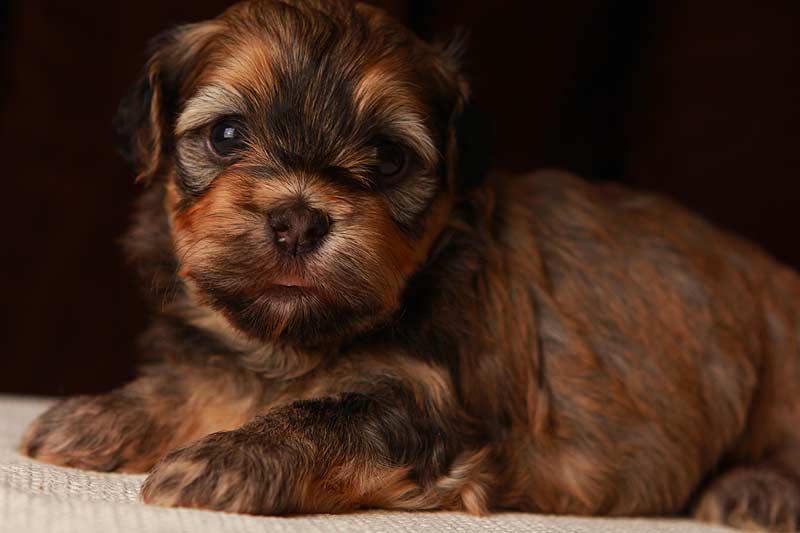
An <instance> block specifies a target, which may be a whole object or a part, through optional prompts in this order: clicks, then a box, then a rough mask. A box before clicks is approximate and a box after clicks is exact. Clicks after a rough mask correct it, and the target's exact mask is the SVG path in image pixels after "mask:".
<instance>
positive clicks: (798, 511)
mask: <svg viewBox="0 0 800 533" xmlns="http://www.w3.org/2000/svg"><path fill="white" fill-rule="evenodd" d="M693 514H694V516H695V517H696V518H698V519H700V520H704V521H707V522H715V523H719V524H726V525H729V526H732V527H735V528H739V529H744V530H746V531H797V529H798V525H800V488H799V487H798V485H797V483H796V482H795V481H794V480H792V479H791V478H789V477H788V476H787V475H786V474H784V473H783V472H781V471H780V470H778V469H776V468H773V467H771V466H767V465H763V466H753V467H737V468H732V469H731V470H728V471H727V472H724V473H723V474H722V475H720V476H719V477H718V478H717V479H716V480H714V481H713V482H712V483H711V485H710V486H709V487H708V488H707V489H706V490H705V491H704V492H703V494H702V495H701V496H700V499H699V501H698V503H697V506H696V508H695V510H694V513H693Z"/></svg>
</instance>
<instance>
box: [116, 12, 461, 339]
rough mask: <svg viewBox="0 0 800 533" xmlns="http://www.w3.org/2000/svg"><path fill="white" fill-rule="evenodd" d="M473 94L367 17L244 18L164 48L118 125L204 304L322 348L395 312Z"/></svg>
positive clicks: (272, 334)
mask: <svg viewBox="0 0 800 533" xmlns="http://www.w3.org/2000/svg"><path fill="white" fill-rule="evenodd" d="M465 92H466V89H465V85H464V83H463V80H461V78H460V77H459V76H458V75H457V74H456V72H455V71H454V70H453V68H452V66H451V64H450V62H449V61H448V58H447V56H446V54H444V53H442V52H439V51H437V50H436V49H434V48H433V47H430V46H428V45H427V44H425V43H423V42H421V41H420V40H418V39H417V38H415V37H414V36H413V35H412V34H410V33H409V32H408V31H406V30H405V29H404V28H402V27H401V26H399V25H398V24H396V23H395V22H393V21H392V20H390V19H389V18H388V17H386V16H385V15H384V14H383V13H381V12H380V11H378V10H376V9H374V8H371V7H367V6H362V5H357V6H352V5H349V4H338V3H337V4H333V3H323V2H314V1H292V2H273V1H262V2H249V3H244V4H239V5H237V6H235V7H234V8H232V9H230V10H229V11H228V12H226V13H225V14H223V15H222V16H221V17H220V18H218V19H215V20H212V21H209V22H205V23H201V24H195V25H190V26H184V27H181V28H178V29H177V30H175V31H173V32H171V33H170V34H168V35H167V36H166V37H164V38H162V40H161V42H160V43H159V44H158V48H157V50H156V52H155V54H154V56H153V58H152V59H151V61H150V63H149V64H148V69H147V76H146V78H145V79H144V80H143V81H142V82H141V83H140V85H139V86H138V88H137V89H136V90H135V91H134V93H133V97H132V98H130V99H128V101H127V103H126V104H124V105H123V108H122V110H121V125H122V128H123V129H125V128H127V129H128V130H129V134H130V135H131V137H132V149H133V156H134V158H135V160H136V162H137V164H138V165H139V167H140V170H141V176H140V177H141V179H145V180H148V181H151V182H155V183H153V184H152V185H151V186H163V187H165V188H166V206H165V209H166V210H167V213H168V218H169V221H170V225H171V233H172V239H173V243H174V251H175V255H176V258H177V261H178V264H179V267H180V269H179V275H180V277H181V278H182V279H183V280H184V281H185V282H186V285H187V286H188V287H189V288H190V290H191V292H192V293H193V294H195V295H196V297H197V298H198V300H199V302H200V303H201V304H202V305H205V306H208V307H209V308H211V309H213V310H214V311H215V312H218V313H221V314H222V315H223V316H224V317H225V319H227V321H229V323H230V324H232V325H233V326H234V327H236V328H238V329H239V330H241V331H243V332H245V333H246V334H248V335H250V336H252V337H256V338H262V339H278V340H282V341H286V342H294V343H303V344H314V343H320V342H326V341H329V340H331V339H333V338H342V337H346V336H348V335H352V334H354V333H357V332H360V331H363V330H365V329H368V328H370V327H372V326H374V325H376V324H377V323H379V322H381V321H384V320H386V319H387V318H388V317H389V316H391V315H392V313H394V312H395V311H396V310H397V309H398V307H399V305H400V301H401V297H402V293H403V290H404V288H405V286H406V283H407V281H408V279H409V277H410V276H411V275H412V274H413V273H414V272H415V271H417V270H418V269H419V268H420V266H421V265H422V263H423V262H424V261H425V260H426V258H427V256H428V254H429V251H430V249H431V245H432V243H433V242H434V240H435V239H436V237H437V235H438V234H439V232H440V231H441V229H442V227H443V225H444V223H445V221H446V219H447V217H448V215H449V211H450V207H451V204H452V201H453V189H454V184H453V181H454V176H453V173H454V172H453V168H452V167H453V164H452V161H453V158H454V157H455V154H454V153H453V152H454V144H455V143H454V132H453V131H452V124H453V122H454V120H455V119H456V118H457V115H458V114H459V113H460V110H461V107H462V105H463V100H464V98H465V96H466V95H465Z"/></svg>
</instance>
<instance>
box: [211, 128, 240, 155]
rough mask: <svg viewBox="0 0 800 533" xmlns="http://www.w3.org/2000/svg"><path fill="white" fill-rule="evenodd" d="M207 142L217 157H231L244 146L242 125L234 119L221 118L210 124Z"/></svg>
mask: <svg viewBox="0 0 800 533" xmlns="http://www.w3.org/2000/svg"><path fill="white" fill-rule="evenodd" d="M208 144H209V146H210V147H211V150H213V152H214V153H215V154H216V155H218V156H219V157H223V158H226V159H227V158H230V157H233V156H235V155H236V154H237V153H238V152H239V151H241V150H242V148H244V145H245V142H244V127H243V126H242V124H241V123H240V122H239V121H237V120H235V119H230V118H228V119H223V120H221V121H219V122H217V123H216V124H215V125H214V126H212V128H211V132H210V133H209V136H208Z"/></svg>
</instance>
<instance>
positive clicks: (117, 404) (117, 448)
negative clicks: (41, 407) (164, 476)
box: [19, 393, 155, 472]
mask: <svg viewBox="0 0 800 533" xmlns="http://www.w3.org/2000/svg"><path fill="white" fill-rule="evenodd" d="M148 420H149V419H148V417H146V416H143V413H142V412H141V410H140V409H138V406H137V405H136V403H135V402H134V401H133V400H132V399H131V398H126V397H124V396H122V395H117V394H114V393H111V394H106V395H102V396H79V397H75V398H69V399H66V400H64V401H62V402H59V403H58V404H56V405H54V406H53V407H51V408H50V409H48V410H47V411H45V412H44V413H43V414H42V415H40V416H39V418H37V419H36V420H34V422H33V423H32V424H31V425H30V427H29V428H28V430H27V432H26V433H25V436H24V437H23V439H22V443H21V444H20V448H19V449H20V452H21V453H23V454H25V455H28V456H29V457H32V458H34V459H37V460H39V461H43V462H46V463H51V464H55V465H61V466H70V467H74V468H83V469H87V470H97V471H101V472H111V471H123V472H145V471H147V470H148V469H149V468H150V467H151V466H152V464H153V462H155V459H153V452H154V445H153V439H154V432H153V431H152V429H153V428H152V427H151V425H150V424H149V422H148Z"/></svg>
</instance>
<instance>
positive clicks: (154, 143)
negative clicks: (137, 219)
mask: <svg viewBox="0 0 800 533" xmlns="http://www.w3.org/2000/svg"><path fill="white" fill-rule="evenodd" d="M218 30H219V27H218V24H217V23H216V22H214V21H209V22H202V23H198V24H187V25H185V26H179V27H177V28H175V29H173V30H170V31H167V32H165V33H162V34H161V35H159V36H158V37H156V38H155V39H154V40H153V41H152V42H151V44H150V52H151V54H150V59H149V60H148V62H147V64H146V65H145V68H144V70H143V72H142V74H141V75H140V77H139V79H138V80H137V81H136V83H135V84H134V86H133V88H132V89H131V90H130V91H129V92H128V94H127V95H126V96H125V97H124V98H123V99H122V102H121V103H120V106H119V110H118V111H117V115H116V117H115V118H114V135H115V138H116V144H117V148H118V150H119V152H120V154H121V155H122V157H123V158H124V159H125V160H126V161H128V162H129V163H130V164H131V165H133V167H134V168H135V169H136V171H137V178H136V179H137V181H143V182H146V183H147V182H150V181H152V180H153V179H154V178H156V177H158V176H160V175H161V174H162V171H163V169H164V166H165V164H166V162H167V161H168V160H169V158H170V157H171V156H172V148H173V146H172V145H173V129H174V126H175V119H176V118H177V115H178V113H179V112H180V109H179V107H180V105H182V103H183V100H184V98H185V97H186V92H187V91H188V90H189V89H190V88H191V87H192V85H193V83H194V81H196V79H197V76H198V74H199V73H200V71H201V70H202V66H203V63H204V60H205V59H206V58H207V56H208V53H207V52H208V50H207V49H208V47H209V46H210V44H211V42H212V41H213V38H214V36H215V35H216V34H217V33H218Z"/></svg>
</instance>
